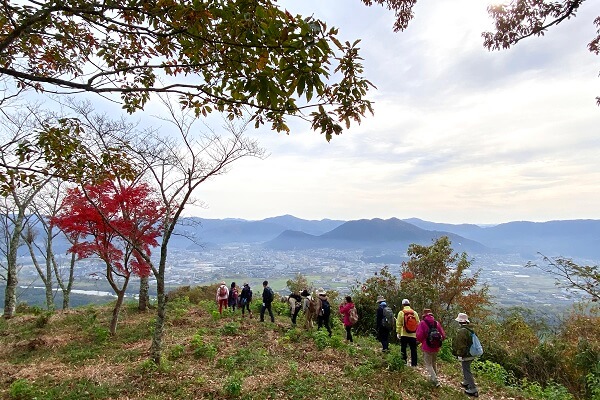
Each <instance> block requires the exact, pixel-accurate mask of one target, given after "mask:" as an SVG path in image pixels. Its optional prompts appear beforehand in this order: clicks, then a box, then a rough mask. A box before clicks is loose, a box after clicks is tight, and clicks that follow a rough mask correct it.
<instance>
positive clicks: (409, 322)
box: [403, 310, 419, 333]
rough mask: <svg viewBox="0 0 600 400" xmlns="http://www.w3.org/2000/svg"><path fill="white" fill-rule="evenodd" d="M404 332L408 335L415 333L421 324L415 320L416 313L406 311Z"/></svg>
mask: <svg viewBox="0 0 600 400" xmlns="http://www.w3.org/2000/svg"><path fill="white" fill-rule="evenodd" d="M403 313H404V330H405V331H406V332H407V333H415V332H416V331H417V327H418V326H419V322H418V321H417V318H415V312H414V311H413V310H404V311H403Z"/></svg>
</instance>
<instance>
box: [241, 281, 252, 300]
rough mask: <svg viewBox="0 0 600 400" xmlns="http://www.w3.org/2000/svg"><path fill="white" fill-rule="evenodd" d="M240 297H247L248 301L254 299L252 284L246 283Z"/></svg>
mask: <svg viewBox="0 0 600 400" xmlns="http://www.w3.org/2000/svg"><path fill="white" fill-rule="evenodd" d="M240 299H246V303H250V302H251V301H252V290H251V289H250V285H244V287H243V288H242V293H240Z"/></svg>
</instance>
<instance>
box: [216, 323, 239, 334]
mask: <svg viewBox="0 0 600 400" xmlns="http://www.w3.org/2000/svg"><path fill="white" fill-rule="evenodd" d="M239 330H240V324H238V323H237V322H228V323H226V324H225V325H223V327H221V334H222V335H227V336H234V335H237V333H238V332H239Z"/></svg>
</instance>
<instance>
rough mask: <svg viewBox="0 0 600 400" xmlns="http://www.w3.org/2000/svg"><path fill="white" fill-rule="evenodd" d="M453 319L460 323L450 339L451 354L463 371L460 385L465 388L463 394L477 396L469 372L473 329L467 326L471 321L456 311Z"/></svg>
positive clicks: (471, 360) (471, 357) (473, 380)
mask: <svg viewBox="0 0 600 400" xmlns="http://www.w3.org/2000/svg"><path fill="white" fill-rule="evenodd" d="M455 321H456V322H458V323H459V324H460V328H459V329H458V332H457V333H456V337H455V338H454V340H453V341H452V354H454V355H455V356H456V357H458V359H459V360H460V362H461V366H462V373H463V382H462V383H461V385H462V387H463V388H465V394H467V395H469V396H472V397H479V392H478V390H477V386H475V379H474V378H473V374H472V373H471V363H472V362H473V360H474V359H475V357H473V356H471V354H470V353H469V350H470V349H471V344H472V340H473V339H472V338H471V334H472V333H473V330H472V329H471V327H470V326H469V324H470V323H471V322H470V321H469V316H468V315H467V314H465V313H458V316H457V317H456V318H455Z"/></svg>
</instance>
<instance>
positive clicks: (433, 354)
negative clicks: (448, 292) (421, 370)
mask: <svg viewBox="0 0 600 400" xmlns="http://www.w3.org/2000/svg"><path fill="white" fill-rule="evenodd" d="M416 336H417V342H419V343H421V350H423V361H424V362H425V369H426V370H427V372H428V373H429V380H430V381H431V383H433V384H434V385H435V386H440V383H439V381H438V378H437V365H436V358H437V353H438V351H440V348H441V347H442V342H443V341H444V339H446V332H444V328H442V324H440V323H439V322H438V321H436V320H435V318H434V317H433V314H432V312H431V310H430V309H428V308H426V309H425V310H423V319H422V320H421V322H419V326H418V327H417V332H416Z"/></svg>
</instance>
